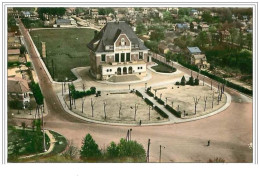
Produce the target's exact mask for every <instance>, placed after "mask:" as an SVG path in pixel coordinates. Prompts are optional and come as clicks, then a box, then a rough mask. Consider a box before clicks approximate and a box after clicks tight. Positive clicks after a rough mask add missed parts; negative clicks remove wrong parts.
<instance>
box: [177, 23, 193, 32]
mask: <svg viewBox="0 0 260 190" xmlns="http://www.w3.org/2000/svg"><path fill="white" fill-rule="evenodd" d="M189 27H190V26H189V25H188V23H178V24H177V25H176V31H177V32H184V31H186V30H188V29H189Z"/></svg>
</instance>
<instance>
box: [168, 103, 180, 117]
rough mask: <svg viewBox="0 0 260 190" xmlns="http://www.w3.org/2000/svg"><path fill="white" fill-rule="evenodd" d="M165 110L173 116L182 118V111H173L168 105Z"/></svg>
mask: <svg viewBox="0 0 260 190" xmlns="http://www.w3.org/2000/svg"><path fill="white" fill-rule="evenodd" d="M165 108H166V109H167V110H168V111H169V112H171V113H172V114H173V115H175V116H176V117H179V118H181V111H176V110H175V109H173V108H172V107H171V106H169V105H168V104H167V105H166V106H165Z"/></svg>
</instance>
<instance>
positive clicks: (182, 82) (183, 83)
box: [181, 76, 186, 86]
mask: <svg viewBox="0 0 260 190" xmlns="http://www.w3.org/2000/svg"><path fill="white" fill-rule="evenodd" d="M185 84H186V79H185V77H184V76H182V78H181V85H182V86H185Z"/></svg>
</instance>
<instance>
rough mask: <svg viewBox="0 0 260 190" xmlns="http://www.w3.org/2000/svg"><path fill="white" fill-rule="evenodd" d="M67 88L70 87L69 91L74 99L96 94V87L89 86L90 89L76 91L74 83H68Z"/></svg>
mask: <svg viewBox="0 0 260 190" xmlns="http://www.w3.org/2000/svg"><path fill="white" fill-rule="evenodd" d="M69 88H70V91H71V96H72V97H73V98H74V99H78V98H82V97H84V96H89V95H92V94H96V87H90V90H87V91H77V90H76V89H75V86H74V84H69Z"/></svg>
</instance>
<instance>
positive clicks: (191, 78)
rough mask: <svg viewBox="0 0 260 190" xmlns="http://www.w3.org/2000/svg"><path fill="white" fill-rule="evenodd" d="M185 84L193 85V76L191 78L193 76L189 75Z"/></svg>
mask: <svg viewBox="0 0 260 190" xmlns="http://www.w3.org/2000/svg"><path fill="white" fill-rule="evenodd" d="M186 84H188V85H191V86H193V85H194V78H193V76H191V77H190V78H189V81H188V82H187V83H186Z"/></svg>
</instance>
